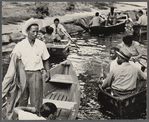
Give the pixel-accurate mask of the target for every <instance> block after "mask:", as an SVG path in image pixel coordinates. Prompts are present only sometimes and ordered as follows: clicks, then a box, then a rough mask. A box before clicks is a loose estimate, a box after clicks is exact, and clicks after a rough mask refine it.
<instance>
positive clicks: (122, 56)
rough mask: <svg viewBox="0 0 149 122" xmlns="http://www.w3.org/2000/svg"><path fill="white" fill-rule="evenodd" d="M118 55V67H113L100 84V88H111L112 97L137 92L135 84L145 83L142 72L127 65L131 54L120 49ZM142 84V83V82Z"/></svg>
mask: <svg viewBox="0 0 149 122" xmlns="http://www.w3.org/2000/svg"><path fill="white" fill-rule="evenodd" d="M117 54H118V60H117V63H118V65H119V66H118V67H115V68H113V69H112V70H111V72H110V73H109V74H108V76H107V78H106V79H105V81H104V82H103V84H102V88H103V89H105V88H107V87H109V86H110V87H111V91H112V92H111V94H112V95H114V96H123V95H129V94H132V93H134V92H135V91H136V90H137V84H138V83H139V82H141V80H143V81H145V80H146V76H145V75H144V74H143V72H142V71H141V70H140V69H138V68H136V67H134V66H133V65H131V64H130V63H129V59H130V58H131V53H130V52H128V51H127V50H126V49H124V48H122V49H121V51H120V52H117ZM143 84H144V82H143Z"/></svg>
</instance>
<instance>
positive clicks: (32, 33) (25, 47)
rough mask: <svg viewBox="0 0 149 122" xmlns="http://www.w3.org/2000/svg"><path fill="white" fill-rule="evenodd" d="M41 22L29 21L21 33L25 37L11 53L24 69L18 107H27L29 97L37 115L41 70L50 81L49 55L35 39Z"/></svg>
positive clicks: (39, 99) (41, 83) (40, 95)
mask: <svg viewBox="0 0 149 122" xmlns="http://www.w3.org/2000/svg"><path fill="white" fill-rule="evenodd" d="M41 27H42V22H41V21H39V20H37V19H33V18H31V19H29V20H28V21H27V22H26V23H25V25H24V27H23V29H22V33H23V34H24V35H26V36H27V37H26V38H25V39H24V40H22V41H21V42H19V43H18V44H17V45H16V46H15V48H14V50H13V52H12V55H13V54H16V55H17V56H18V58H20V59H21V60H22V62H23V64H24V67H25V73H26V86H25V89H24V92H23V93H22V95H21V98H20V101H19V106H27V105H28V99H29V97H30V103H31V106H32V107H35V108H36V110H37V114H38V115H39V112H40V111H39V108H40V107H41V105H42V101H43V81H42V73H41V70H42V69H43V68H44V69H45V70H46V81H48V80H50V73H49V70H50V65H49V61H48V59H49V56H50V55H49V53H48V51H47V48H46V45H45V43H44V42H42V41H40V40H38V39H37V35H38V31H39V29H41Z"/></svg>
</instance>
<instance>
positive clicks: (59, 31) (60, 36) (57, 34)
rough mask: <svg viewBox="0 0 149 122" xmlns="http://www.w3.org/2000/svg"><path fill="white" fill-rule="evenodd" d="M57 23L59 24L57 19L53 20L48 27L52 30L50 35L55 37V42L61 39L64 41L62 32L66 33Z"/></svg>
mask: <svg viewBox="0 0 149 122" xmlns="http://www.w3.org/2000/svg"><path fill="white" fill-rule="evenodd" d="M59 22H60V21H59V19H58V18H56V19H54V23H53V24H51V25H50V27H52V28H53V29H54V30H53V33H52V34H53V35H54V36H55V40H56V41H60V40H61V39H64V32H66V29H65V28H64V26H63V25H62V24H60V23H59Z"/></svg>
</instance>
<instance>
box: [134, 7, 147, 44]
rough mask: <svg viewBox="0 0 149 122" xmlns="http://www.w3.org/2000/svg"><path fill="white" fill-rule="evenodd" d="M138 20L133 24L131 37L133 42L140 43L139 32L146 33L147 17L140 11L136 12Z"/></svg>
mask: <svg viewBox="0 0 149 122" xmlns="http://www.w3.org/2000/svg"><path fill="white" fill-rule="evenodd" d="M138 16H139V20H138V21H136V22H134V23H133V24H134V25H133V30H134V32H133V37H134V39H135V41H141V30H142V29H143V30H146V31H147V15H145V14H143V11H142V10H139V11H138Z"/></svg>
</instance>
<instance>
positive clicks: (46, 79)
mask: <svg viewBox="0 0 149 122" xmlns="http://www.w3.org/2000/svg"><path fill="white" fill-rule="evenodd" d="M50 79H51V76H50V71H47V72H46V75H45V82H48V81H49V80H50Z"/></svg>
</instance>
